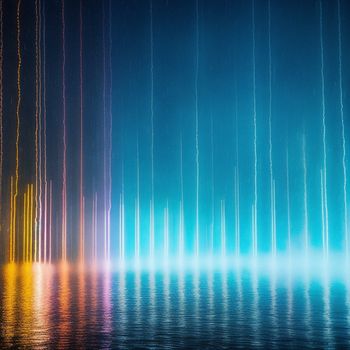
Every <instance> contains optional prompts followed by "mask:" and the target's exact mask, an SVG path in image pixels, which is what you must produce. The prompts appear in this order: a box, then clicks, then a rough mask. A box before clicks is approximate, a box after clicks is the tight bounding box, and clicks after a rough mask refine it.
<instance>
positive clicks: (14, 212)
mask: <svg viewBox="0 0 350 350" xmlns="http://www.w3.org/2000/svg"><path fill="white" fill-rule="evenodd" d="M20 10H21V0H18V2H17V15H16V25H17V59H18V63H17V105H16V176H15V182H14V190H13V200H12V211H11V214H12V215H11V216H12V223H11V227H12V229H11V231H10V235H11V236H12V238H10V241H11V248H10V262H14V261H15V252H16V221H17V196H18V182H19V139H20V107H21V97H22V96H21V68H22V55H21V26H20Z"/></svg>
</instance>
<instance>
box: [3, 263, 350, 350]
mask: <svg viewBox="0 0 350 350" xmlns="http://www.w3.org/2000/svg"><path fill="white" fill-rule="evenodd" d="M349 288H350V286H349V283H348V282H345V281H343V280H340V279H338V280H336V279H332V278H331V276H329V275H324V276H323V277H322V278H321V277H318V278H316V277H313V276H311V275H308V274H307V273H305V274H304V276H302V277H296V276H291V275H288V274H284V275H280V274H279V275H278V274H275V273H271V274H269V275H266V274H265V275H262V274H259V273H257V272H252V271H243V270H242V271H222V272H217V271H207V272H205V273H204V272H199V271H197V272H193V273H189V272H185V271H179V272H178V273H174V272H170V271H165V272H163V273H160V272H149V273H146V272H140V271H139V272H135V273H133V272H126V271H124V272H111V271H104V272H101V271H98V270H96V269H90V270H88V271H87V270H85V271H84V270H83V269H81V268H80V269H74V268H72V267H70V266H68V265H60V266H56V267H54V266H39V265H34V266H31V265H19V266H17V265H13V264H12V265H7V266H5V267H2V268H1V272H0V294H1V299H0V325H1V327H0V346H1V347H11V346H12V347H31V348H46V347H57V348H82V347H88V348H159V347H161V348H169V349H170V348H171V349H172V348H189V347H197V348H215V349H217V348H232V347H235V346H237V347H269V348H278V347H286V346H287V347H300V346H306V345H309V346H312V347H335V346H347V347H349V346H350V318H349V315H350V310H349V308H350V305H349V300H350V294H349Z"/></svg>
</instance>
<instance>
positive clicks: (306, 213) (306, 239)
mask: <svg viewBox="0 0 350 350" xmlns="http://www.w3.org/2000/svg"><path fill="white" fill-rule="evenodd" d="M306 164H307V163H306V145H305V134H304V135H303V180H304V250H305V255H306V258H308V254H309V208H308V192H307V165H306Z"/></svg>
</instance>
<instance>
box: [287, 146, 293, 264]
mask: <svg viewBox="0 0 350 350" xmlns="http://www.w3.org/2000/svg"><path fill="white" fill-rule="evenodd" d="M286 167H287V169H286V173H287V174H286V181H287V183H286V186H287V239H288V257H289V258H290V257H291V249H292V246H291V221H290V187H289V151H288V145H287V155H286Z"/></svg>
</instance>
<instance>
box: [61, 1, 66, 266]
mask: <svg viewBox="0 0 350 350" xmlns="http://www.w3.org/2000/svg"><path fill="white" fill-rule="evenodd" d="M64 2H65V0H62V2H61V4H62V8H61V11H62V102H63V106H62V107H63V117H62V126H63V167H62V241H61V246H62V247H61V259H62V260H63V262H65V261H66V260H67V164H66V162H67V160H66V157H67V139H66V138H67V135H66V39H65V30H66V25H65V17H64Z"/></svg>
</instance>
